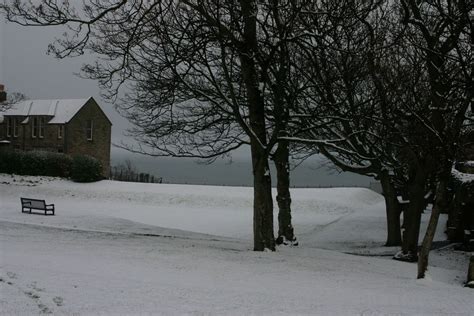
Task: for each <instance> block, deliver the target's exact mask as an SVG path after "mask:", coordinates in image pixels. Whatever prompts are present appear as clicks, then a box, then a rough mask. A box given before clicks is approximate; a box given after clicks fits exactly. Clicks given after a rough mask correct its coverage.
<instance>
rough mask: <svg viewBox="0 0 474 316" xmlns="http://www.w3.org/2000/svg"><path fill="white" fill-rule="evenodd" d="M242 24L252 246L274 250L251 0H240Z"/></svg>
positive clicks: (255, 22) (268, 169) (269, 185)
mask: <svg viewBox="0 0 474 316" xmlns="http://www.w3.org/2000/svg"><path fill="white" fill-rule="evenodd" d="M240 4H241V8H242V18H243V25H244V34H243V40H244V44H245V45H243V47H242V48H241V49H242V50H241V52H240V60H241V69H242V78H243V82H244V85H245V88H246V98H247V103H248V108H249V126H248V128H249V131H248V134H249V137H250V147H251V154H252V167H253V177H254V181H253V184H254V187H253V189H254V201H253V212H254V216H253V233H254V250H255V251H263V250H265V249H270V250H272V251H274V250H275V237H274V235H273V199H272V185H271V177H270V168H269V165H268V159H269V153H268V148H267V146H268V144H267V135H266V128H265V103H264V100H263V96H262V94H261V92H260V90H259V83H260V81H259V75H258V71H257V67H256V61H255V59H254V58H255V56H256V53H257V51H258V43H257V20H256V19H257V14H258V12H257V5H256V2H255V1H251V0H241V1H240Z"/></svg>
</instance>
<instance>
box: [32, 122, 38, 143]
mask: <svg viewBox="0 0 474 316" xmlns="http://www.w3.org/2000/svg"><path fill="white" fill-rule="evenodd" d="M37 136H38V118H37V117H32V118H31V138H36V137H37Z"/></svg>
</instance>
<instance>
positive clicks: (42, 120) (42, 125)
mask: <svg viewBox="0 0 474 316" xmlns="http://www.w3.org/2000/svg"><path fill="white" fill-rule="evenodd" d="M39 137H40V138H44V117H40V118H39Z"/></svg>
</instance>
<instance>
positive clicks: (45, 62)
mask: <svg viewBox="0 0 474 316" xmlns="http://www.w3.org/2000/svg"><path fill="white" fill-rule="evenodd" d="M0 19H3V18H0ZM63 31H64V29H61V28H58V27H56V28H52V27H48V28H46V27H22V26H18V25H15V24H12V23H5V21H1V22H0V39H1V41H0V82H2V83H3V84H5V87H6V90H7V92H22V93H24V94H25V95H26V96H27V97H28V98H30V99H75V98H87V97H89V96H93V97H94V98H95V99H96V100H97V101H98V103H99V104H100V105H101V107H102V108H103V109H104V111H105V112H106V113H107V115H108V116H109V117H110V119H111V120H112V122H113V124H114V126H113V136H112V137H113V141H118V140H119V139H121V138H122V137H123V136H122V134H123V131H124V129H125V128H126V127H127V126H128V122H127V121H126V120H124V119H123V118H122V117H121V116H120V115H118V114H117V113H116V112H115V110H114V109H113V106H112V105H110V104H107V103H105V102H103V100H101V99H100V97H99V89H98V87H97V83H96V82H94V81H92V80H86V79H81V78H79V77H77V76H75V75H74V73H77V72H79V70H80V67H81V65H82V64H83V63H84V62H85V61H87V59H86V58H68V59H64V60H58V59H56V58H54V57H53V56H49V55H47V54H46V52H47V48H48V44H49V43H51V42H52V41H54V38H55V37H58V36H60V35H61V34H62V32H63Z"/></svg>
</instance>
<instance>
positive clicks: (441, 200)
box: [417, 179, 447, 279]
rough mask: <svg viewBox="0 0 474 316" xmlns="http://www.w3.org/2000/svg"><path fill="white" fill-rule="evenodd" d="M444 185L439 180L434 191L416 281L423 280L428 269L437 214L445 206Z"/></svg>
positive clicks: (436, 224) (442, 181) (443, 182)
mask: <svg viewBox="0 0 474 316" xmlns="http://www.w3.org/2000/svg"><path fill="white" fill-rule="evenodd" d="M446 185H447V182H446V180H445V179H441V181H440V182H439V184H438V188H437V190H436V200H435V203H434V206H433V210H432V211H431V216H430V221H429V223H428V227H427V229H426V233H425V237H424V238H423V243H422V244H421V249H420V254H419V257H418V276H417V278H418V279H423V278H424V277H425V272H426V270H427V269H428V258H429V254H430V250H431V246H432V244H433V238H434V235H435V233H436V227H437V226H438V220H439V214H441V210H443V209H444V208H445V204H446V193H447V192H446Z"/></svg>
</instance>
